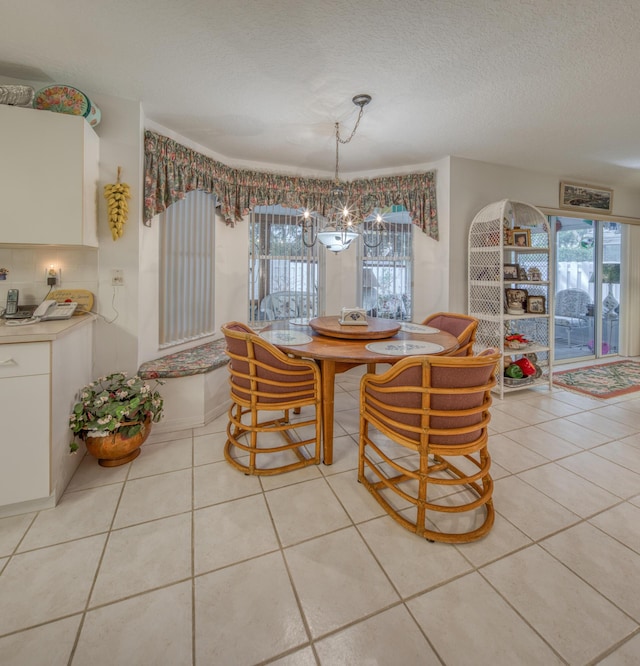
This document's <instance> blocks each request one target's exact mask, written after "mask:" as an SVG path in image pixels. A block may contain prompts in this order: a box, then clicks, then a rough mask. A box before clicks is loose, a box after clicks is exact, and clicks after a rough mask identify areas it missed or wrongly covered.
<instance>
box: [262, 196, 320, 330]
mask: <svg viewBox="0 0 640 666" xmlns="http://www.w3.org/2000/svg"><path fill="white" fill-rule="evenodd" d="M249 234H250V236H249V238H250V242H249V321H250V322H256V321H261V320H262V321H274V320H277V319H290V318H296V317H309V318H310V317H315V316H317V314H318V312H319V303H318V282H319V263H320V262H319V258H318V257H319V253H318V247H322V245H320V244H319V243H316V244H315V245H314V246H313V247H306V246H305V245H304V243H303V242H302V228H301V226H300V224H299V220H298V213H297V211H295V210H292V209H289V208H284V207H282V206H280V205H278V206H256V207H255V208H254V210H253V211H252V213H251V218H250V225H249Z"/></svg>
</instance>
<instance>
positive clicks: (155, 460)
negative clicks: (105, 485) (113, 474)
mask: <svg viewBox="0 0 640 666" xmlns="http://www.w3.org/2000/svg"><path fill="white" fill-rule="evenodd" d="M140 451H141V453H140V455H139V456H138V457H137V458H136V459H135V460H134V461H133V462H132V463H131V472H130V473H129V478H130V479H139V478H140V477H143V476H151V475H152V474H162V473H164V472H174V471H175V470H178V469H186V468H191V451H192V442H191V438H190V437H189V439H179V440H177V441H169V442H161V443H159V444H155V445H154V446H143V447H142V448H141V449H140Z"/></svg>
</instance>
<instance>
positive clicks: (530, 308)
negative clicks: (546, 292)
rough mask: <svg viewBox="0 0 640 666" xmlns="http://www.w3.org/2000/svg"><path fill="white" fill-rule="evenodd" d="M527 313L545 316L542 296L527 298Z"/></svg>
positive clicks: (545, 311)
mask: <svg viewBox="0 0 640 666" xmlns="http://www.w3.org/2000/svg"><path fill="white" fill-rule="evenodd" d="M527 312H528V313H530V314H546V313H547V310H546V306H545V299H544V296H527Z"/></svg>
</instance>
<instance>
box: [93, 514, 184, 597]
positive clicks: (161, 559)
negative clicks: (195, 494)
mask: <svg viewBox="0 0 640 666" xmlns="http://www.w3.org/2000/svg"><path fill="white" fill-rule="evenodd" d="M189 576H191V514H189V513H183V514H180V515H178V516H171V517H170V518H162V519H160V520H154V521H152V522H150V523H142V524H141V525H134V526H133V527H126V528H124V529H121V530H115V531H113V532H112V533H111V535H110V537H109V541H108V542H107V548H106V550H105V553H104V557H103V558H102V562H101V564H100V570H99V571H98V577H97V579H96V583H95V587H94V588H93V592H92V594H91V599H90V602H89V605H90V607H92V608H93V607H95V606H98V605H100V604H105V603H108V602H110V601H116V600H117V599H122V598H124V597H127V596H129V595H132V594H139V593H140V592H146V591H147V590H151V589H153V588H155V587H161V586H163V585H168V584H169V583H175V582H177V581H179V580H182V579H184V578H187V577H189Z"/></svg>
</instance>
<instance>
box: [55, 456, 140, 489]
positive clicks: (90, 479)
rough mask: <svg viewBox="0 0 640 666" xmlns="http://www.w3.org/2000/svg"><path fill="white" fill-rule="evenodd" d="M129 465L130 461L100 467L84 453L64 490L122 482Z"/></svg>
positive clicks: (127, 472) (92, 458)
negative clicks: (113, 465) (114, 465)
mask: <svg viewBox="0 0 640 666" xmlns="http://www.w3.org/2000/svg"><path fill="white" fill-rule="evenodd" d="M78 455H79V454H78ZM130 467H131V463H127V464H126V465H118V466H117V467H101V466H100V465H99V464H98V461H97V460H96V459H95V458H94V457H93V456H90V455H86V456H85V457H84V458H83V459H82V462H81V463H80V465H78V468H77V469H76V471H75V473H74V475H73V477H71V481H69V485H68V486H67V489H66V490H65V492H67V493H68V492H71V491H72V490H86V489H87V488H95V487H97V486H106V485H107V484H110V483H122V482H123V481H125V480H126V478H127V475H128V474H129V468H130Z"/></svg>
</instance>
